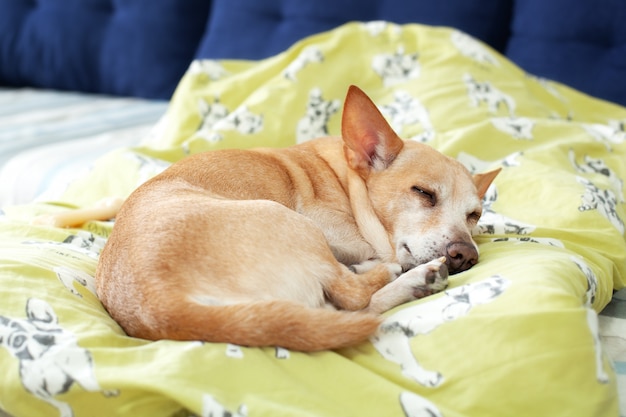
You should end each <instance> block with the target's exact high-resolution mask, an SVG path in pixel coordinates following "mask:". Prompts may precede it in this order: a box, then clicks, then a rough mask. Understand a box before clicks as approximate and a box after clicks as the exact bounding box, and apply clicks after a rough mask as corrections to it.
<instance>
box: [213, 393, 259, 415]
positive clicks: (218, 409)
mask: <svg viewBox="0 0 626 417" xmlns="http://www.w3.org/2000/svg"><path fill="white" fill-rule="evenodd" d="M201 416H202V417H248V407H247V406H246V405H245V404H241V405H240V406H239V408H238V409H237V411H235V412H232V411H229V410H227V409H226V408H225V407H224V406H223V405H222V404H220V403H219V402H218V401H217V400H216V399H215V398H214V397H213V396H212V395H210V394H204V395H203V396H202V414H201Z"/></svg>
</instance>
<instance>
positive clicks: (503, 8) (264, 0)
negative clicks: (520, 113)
mask: <svg viewBox="0 0 626 417" xmlns="http://www.w3.org/2000/svg"><path fill="white" fill-rule="evenodd" d="M511 9H512V1H500V0H499V1H483V0H437V1H433V0H412V1H405V0H330V1H318V0H311V1H302V0H214V1H213V12H212V13H211V19H210V21H209V24H208V27H207V32H206V35H205V38H204V39H203V42H202V44H201V46H200V49H199V50H198V53H197V57H198V58H243V59H259V58H265V57H268V56H271V55H274V54H276V53H279V52H281V51H283V50H285V49H286V48H288V47H289V46H291V45H292V44H293V43H294V42H296V41H298V40H299V39H301V38H303V37H305V36H308V35H312V34H314V33H318V32H322V31H326V30H330V29H332V28H334V27H336V26H339V25H341V24H344V23H346V22H349V21H354V20H359V21H369V20H388V21H392V22H396V23H424V24H430V25H444V26H452V27H456V28H458V29H461V30H464V31H466V32H468V33H470V34H472V35H474V36H476V37H478V38H480V39H482V40H484V41H486V42H488V43H489V44H491V45H492V46H494V47H495V48H497V49H500V50H503V49H504V47H505V45H506V40H507V37H508V34H509V25H510V17H511Z"/></svg>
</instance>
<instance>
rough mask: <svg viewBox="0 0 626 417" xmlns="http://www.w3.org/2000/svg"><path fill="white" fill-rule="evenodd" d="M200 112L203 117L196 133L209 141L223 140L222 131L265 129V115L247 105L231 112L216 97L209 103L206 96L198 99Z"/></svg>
mask: <svg viewBox="0 0 626 417" xmlns="http://www.w3.org/2000/svg"><path fill="white" fill-rule="evenodd" d="M198 112H199V114H200V117H201V118H202V120H201V122H200V126H198V129H197V130H196V135H197V136H198V137H200V138H202V139H204V140H206V141H208V142H211V143H216V142H219V141H221V140H223V138H224V137H223V135H222V133H221V132H224V131H237V132H239V133H241V134H244V135H251V134H254V133H258V132H260V131H261V130H262V129H263V116H262V115H257V114H254V113H252V112H251V111H250V110H248V108H247V107H246V106H240V107H238V108H236V109H235V110H234V111H232V112H230V111H229V110H228V108H226V106H224V105H223V104H221V103H220V101H219V98H217V97H216V98H215V99H214V100H213V102H212V103H209V102H207V101H206V99H204V98H200V99H199V100H198Z"/></svg>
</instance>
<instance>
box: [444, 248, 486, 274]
mask: <svg viewBox="0 0 626 417" xmlns="http://www.w3.org/2000/svg"><path fill="white" fill-rule="evenodd" d="M445 256H446V264H447V265H448V269H449V270H450V274H456V273H458V272H463V271H467V270H468V269H470V268H471V267H473V266H474V265H476V264H477V263H478V251H477V250H476V247H474V245H471V244H469V243H466V242H452V243H450V244H448V246H446V254H445Z"/></svg>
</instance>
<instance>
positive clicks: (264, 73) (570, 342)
mask: <svg viewBox="0 0 626 417" xmlns="http://www.w3.org/2000/svg"><path fill="white" fill-rule="evenodd" d="M357 3H358V4H357ZM430 3H431V2H414V4H413V5H406V4H403V3H401V2H396V1H391V0H387V1H375V0H369V1H362V0H361V1H359V2H353V1H348V0H341V1H337V0H335V1H332V2H330V1H318V2H310V3H302V2H296V1H282V2H274V1H269V0H264V1H252V0H250V1H244V0H237V1H234V0H228V1H226V0H222V1H219V0H216V1H213V2H206V1H199V0H197V1H196V0H189V1H188V2H177V1H174V0H170V1H166V0H162V1H155V2H148V3H144V2H141V1H138V0H135V1H130V0H128V1H126V2H123V1H113V2H111V1H105V0H101V1H96V0H94V1H90V2H80V4H79V3H76V4H74V3H72V4H71V5H70V4H69V3H66V2H57V1H50V2H47V3H41V5H37V6H36V5H34V4H33V3H32V2H30V1H18V2H15V1H14V0H12V1H10V2H9V1H4V2H1V1H0V5H2V6H3V8H4V10H6V13H3V14H2V16H1V17H0V57H1V58H2V61H0V84H1V85H2V89H1V90H0V122H1V123H0V145H1V146H2V148H0V151H1V153H0V161H2V171H0V196H1V198H2V200H1V203H2V212H1V214H0V300H2V301H1V303H0V364H1V368H2V369H3V370H4V371H3V372H2V373H1V374H0V415H2V416H14V417H21V416H39V415H42V416H62V417H69V416H77V417H80V416H111V415H116V416H188V415H193V416H250V417H253V416H260V415H271V416H370V415H371V416H381V415H383V416H411V417H412V416H445V417H469V416H472V417H473V416H481V417H482V416H530V415H546V416H548V415H549V416H555V415H556V416H560V415H562V416H572V415H580V416H619V415H622V416H624V415H626V401H625V399H626V307H625V306H626V301H624V299H625V298H626V297H624V294H623V291H621V292H620V291H619V290H621V289H622V288H624V287H625V286H626V240H625V225H624V221H626V210H625V208H626V205H625V204H624V202H625V200H624V198H625V197H624V178H626V166H625V164H624V160H625V158H626V107H624V106H626V84H625V83H624V82H623V81H622V80H624V79H626V78H625V76H626V70H625V69H624V68H626V61H625V60H626V54H624V52H626V51H625V49H624V48H626V29H624V26H623V25H620V24H619V22H622V21H623V19H624V18H626V7H624V6H622V5H620V4H618V3H617V2H614V1H611V0H603V1H601V2H600V3H599V4H598V3H595V4H594V5H593V6H590V5H587V4H586V2H564V1H557V0H549V1H546V0H541V1H540V0H537V1H527V2H523V3H522V2H498V3H497V4H495V2H494V4H493V5H489V6H487V5H486V4H485V3H484V2H479V1H454V0H447V1H445V2H438V3H437V4H434V5H433V4H430ZM590 7H593V10H591V9H590ZM557 15H558V16H560V17H561V19H563V20H562V21H560V20H555V16H557ZM67 21H71V22H74V24H73V25H72V26H70V27H66V26H64V25H62V23H64V22H67ZM559 22H561V23H559ZM548 23H549V24H548ZM242 28H245V30H243V31H242ZM87 30H89V33H90V34H92V36H85V34H86V33H87V32H86V31H87ZM11 31H13V32H11ZM76 34H79V35H82V36H75V35H76ZM18 35H19V36H18ZM55 48H56V49H55ZM60 58H63V59H60ZM351 84H356V85H358V86H359V87H361V88H362V89H363V90H364V91H366V92H367V93H368V95H370V97H371V98H372V99H373V100H374V102H375V103H376V104H377V105H378V106H379V108H380V109H381V111H382V113H383V114H384V115H385V116H386V117H387V118H388V120H389V121H390V123H391V124H392V126H393V127H394V129H396V130H397V131H398V132H399V133H400V134H401V136H402V137H404V138H406V139H407V140H416V141H420V142H423V143H427V144H429V145H431V146H433V147H435V148H436V149H439V150H440V151H442V152H444V153H445V154H448V155H450V156H453V157H454V158H457V159H458V160H460V161H461V162H462V163H463V164H465V165H466V166H467V167H468V169H470V170H471V171H472V172H482V171H486V170H488V169H492V168H495V167H502V168H503V170H502V172H501V173H500V175H499V176H498V177H497V179H496V181H495V182H494V185H493V186H492V187H491V188H490V190H489V191H488V193H487V195H486V196H485V199H484V210H483V216H482V218H481V221H480V223H479V225H478V227H477V228H476V230H475V239H476V241H477V242H478V243H479V247H480V253H481V258H480V262H479V263H478V264H477V265H476V266H474V267H473V268H472V269H470V270H468V271H466V272H463V273H460V274H457V275H454V276H452V277H451V279H450V286H449V288H448V289H447V290H446V291H445V292H443V293H440V294H436V295H433V296H429V297H426V298H424V299H422V300H418V301H416V302H412V303H408V304H406V305H402V306H399V307H397V308H396V309H393V310H392V311H390V312H388V313H387V314H386V315H385V322H384V323H383V325H381V327H380V329H379V331H378V332H377V333H376V334H375V335H373V336H372V337H371V339H370V340H369V341H367V342H364V343H363V344H361V345H358V346H355V347H353V348H347V349H342V350H338V351H325V352H319V353H314V354H304V353H299V352H294V351H288V350H286V349H283V348H281V347H271V348H270V347H268V348H247V347H244V346H235V345H228V344H210V343H202V342H174V341H158V342H150V341H146V340H141V339H137V338H131V337H128V336H126V335H125V334H124V332H123V331H122V330H121V328H120V327H119V326H118V325H117V324H116V323H115V322H114V321H113V320H112V319H111V318H110V317H109V316H108V314H107V313H106V311H105V310H104V308H103V307H102V305H101V303H100V302H99V301H98V298H97V296H96V294H95V290H94V284H93V274H94V271H95V267H96V264H97V260H98V254H99V252H100V250H101V249H102V247H103V245H104V244H105V242H106V238H107V236H108V234H109V233H110V231H111V229H112V227H113V226H114V222H113V221H104V222H103V221H91V222H88V223H86V224H85V225H83V226H82V227H80V228H70V229H63V228H56V227H51V226H48V225H45V224H40V223H37V221H36V220H37V219H39V218H40V216H42V215H47V214H53V213H60V212H65V211H69V210H72V209H74V208H79V207H89V206H93V205H95V204H98V202H99V201H101V200H102V199H103V198H107V197H122V198H123V197H125V196H127V195H128V194H129V193H130V192H132V190H133V189H135V188H136V187H137V186H138V185H139V184H141V183H142V182H144V181H146V180H147V179H149V178H150V177H152V176H154V175H156V174H157V173H159V172H161V171H162V170H163V169H165V168H166V167H167V166H169V164H171V163H173V162H175V161H177V160H180V159H181V158H184V157H185V156H187V155H190V154H194V153H197V152H202V151H208V150H212V149H220V148H227V147H238V148H249V147H256V146H273V147H281V146H288V145H291V144H294V143H299V142H302V141H306V140H309V139H312V138H314V137H317V136H320V135H328V134H331V135H336V134H338V133H339V131H340V126H339V123H340V115H341V106H342V100H343V97H344V96H345V92H346V89H347V87H348V86H349V85H351ZM155 244H158V242H146V245H147V246H148V247H149V246H151V245H155ZM129 256H132V254H129Z"/></svg>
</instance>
